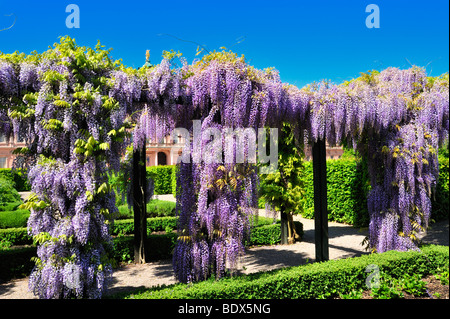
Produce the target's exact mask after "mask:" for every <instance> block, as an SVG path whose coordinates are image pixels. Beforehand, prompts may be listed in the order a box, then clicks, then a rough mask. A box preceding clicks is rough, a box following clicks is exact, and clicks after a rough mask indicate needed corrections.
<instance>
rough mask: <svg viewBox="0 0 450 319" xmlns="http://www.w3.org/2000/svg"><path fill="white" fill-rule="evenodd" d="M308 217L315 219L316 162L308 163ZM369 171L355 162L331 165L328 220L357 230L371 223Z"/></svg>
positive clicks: (306, 197) (328, 188) (305, 200)
mask: <svg viewBox="0 0 450 319" xmlns="http://www.w3.org/2000/svg"><path fill="white" fill-rule="evenodd" d="M305 171H306V172H305V189H306V195H305V198H304V200H303V204H304V215H303V216H304V217H305V218H314V187H313V167H312V162H306V163H305ZM368 182H369V181H368V178H367V170H366V167H365V165H363V163H360V162H357V161H355V160H331V161H327V200H328V219H329V220H330V221H336V222H341V223H347V224H351V225H355V226H366V225H368V223H369V215H368V211H367V190H368V188H367V184H368Z"/></svg>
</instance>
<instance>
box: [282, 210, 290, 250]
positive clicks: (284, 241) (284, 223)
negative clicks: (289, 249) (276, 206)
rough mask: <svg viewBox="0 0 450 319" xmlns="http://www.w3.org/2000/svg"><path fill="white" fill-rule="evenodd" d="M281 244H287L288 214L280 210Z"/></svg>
mask: <svg viewBox="0 0 450 319" xmlns="http://www.w3.org/2000/svg"><path fill="white" fill-rule="evenodd" d="M280 217H281V225H280V226H281V244H282V245H287V244H288V243H289V242H288V216H287V214H286V213H285V212H281V214H280Z"/></svg>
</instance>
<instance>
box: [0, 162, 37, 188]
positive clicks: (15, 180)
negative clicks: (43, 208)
mask: <svg viewBox="0 0 450 319" xmlns="http://www.w3.org/2000/svg"><path fill="white" fill-rule="evenodd" d="M1 178H3V179H6V180H9V181H10V182H11V183H12V184H13V187H14V188H15V189H16V190H17V191H18V192H28V191H30V189H31V186H30V183H29V182H28V177H27V174H26V172H25V171H23V170H20V169H11V168H0V179H1Z"/></svg>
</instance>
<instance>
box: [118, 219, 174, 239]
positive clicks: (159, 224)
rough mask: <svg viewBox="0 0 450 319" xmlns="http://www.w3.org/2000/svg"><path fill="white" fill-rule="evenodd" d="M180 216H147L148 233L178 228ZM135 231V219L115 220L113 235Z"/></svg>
mask: <svg viewBox="0 0 450 319" xmlns="http://www.w3.org/2000/svg"><path fill="white" fill-rule="evenodd" d="M177 222H178V217H153V218H147V234H151V233H152V232H156V231H165V230H166V229H168V228H170V229H176V228H177ZM133 231H134V220H133V219H123V220H116V221H114V226H113V229H112V234H113V235H125V234H132V233H133Z"/></svg>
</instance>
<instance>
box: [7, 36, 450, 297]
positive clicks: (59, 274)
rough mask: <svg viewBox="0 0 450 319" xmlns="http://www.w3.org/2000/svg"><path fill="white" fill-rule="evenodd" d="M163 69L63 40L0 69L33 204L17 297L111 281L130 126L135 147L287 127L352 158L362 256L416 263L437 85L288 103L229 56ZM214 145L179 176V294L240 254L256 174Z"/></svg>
mask: <svg viewBox="0 0 450 319" xmlns="http://www.w3.org/2000/svg"><path fill="white" fill-rule="evenodd" d="M173 57H174V56H173V55H170V54H169V55H166V56H164V58H163V60H162V62H161V63H160V64H158V65H155V66H150V67H143V68H141V69H139V70H134V69H131V68H128V69H127V68H125V67H123V66H122V65H120V63H117V62H114V61H112V60H111V58H110V57H109V51H105V50H103V49H102V48H101V47H100V46H97V47H96V48H95V50H93V49H90V48H85V47H78V46H77V45H76V44H75V42H74V41H73V40H72V39H70V38H62V39H61V43H59V44H55V47H54V48H53V49H51V50H49V51H48V52H45V53H43V54H31V55H28V56H25V55H23V54H16V53H15V54H10V55H0V132H1V133H2V134H3V135H5V136H6V137H7V138H9V137H10V136H13V135H15V136H21V137H23V138H24V139H25V141H26V144H27V147H26V148H24V149H22V150H21V151H20V153H21V158H24V159H26V161H25V162H26V163H27V165H28V166H29V179H30V182H31V184H32V191H33V196H32V198H31V199H30V200H29V201H28V203H27V205H28V207H29V208H30V209H31V216H30V219H29V222H28V229H29V232H30V234H31V235H33V236H34V238H35V240H36V242H37V243H38V258H37V259H36V267H35V268H34V270H33V272H32V275H31V276H30V288H31V290H32V291H34V292H35V293H36V294H37V295H39V296H40V297H41V298H58V297H72V296H75V297H101V295H102V293H103V291H104V289H105V286H106V282H107V279H108V278H109V277H110V275H111V272H112V269H111V263H110V262H109V261H108V258H107V256H108V250H110V249H112V241H111V237H110V234H109V225H111V222H112V219H113V217H114V214H115V212H116V211H117V208H116V207H115V201H114V192H113V191H112V189H111V187H110V185H109V184H108V181H107V172H108V170H110V169H113V170H114V169H118V168H119V166H120V158H121V156H122V155H123V154H125V147H126V146H127V145H128V144H130V143H131V139H130V138H129V136H128V134H127V132H128V131H129V130H131V129H132V125H133V124H132V123H134V124H135V127H134V129H133V142H132V143H133V145H134V147H142V146H143V145H145V143H146V142H147V141H148V140H149V139H156V140H157V139H159V138H161V137H164V136H165V135H167V134H169V133H170V132H171V130H172V129H173V128H175V127H183V128H185V129H186V130H188V132H189V133H190V134H192V133H193V131H194V129H195V124H194V122H193V120H200V121H201V122H200V123H201V124H200V127H198V129H199V130H200V132H201V133H202V134H206V133H207V132H211V129H217V130H221V131H223V130H224V129H225V128H230V129H232V130H236V129H240V128H253V129H255V130H257V129H258V128H262V127H275V128H280V127H281V125H282V124H283V123H285V122H287V123H289V124H290V125H291V127H293V130H294V133H295V137H296V139H297V140H299V141H303V142H304V143H314V142H316V141H317V140H318V139H326V140H327V142H328V143H329V144H330V145H339V144H343V143H346V144H347V145H351V146H353V147H354V148H355V149H356V150H358V151H359V152H360V154H362V155H364V156H366V158H367V160H368V167H369V174H370V178H371V191H370V193H369V196H368V209H369V214H370V225H369V246H370V248H372V250H374V251H377V252H384V251H387V250H393V249H395V250H409V249H417V243H418V233H419V232H421V231H423V230H425V229H426V228H427V226H428V222H429V217H430V213H431V202H430V196H431V192H432V189H433V187H434V186H435V185H436V178H437V176H438V158H437V149H438V147H439V146H440V145H442V143H443V142H444V141H446V140H448V131H449V78H448V74H446V75H443V76H441V77H428V76H427V75H426V73H425V70H423V69H421V68H417V67H412V68H410V69H407V70H400V69H397V68H388V69H386V70H383V71H381V72H375V71H373V72H368V73H365V74H362V75H361V76H360V77H358V78H356V79H354V80H352V81H348V82H345V83H343V84H340V85H336V84H333V83H327V82H320V83H314V84H311V85H308V86H307V87H304V88H302V89H298V88H297V87H295V86H292V85H289V84H286V83H282V82H281V80H280V77H279V75H278V72H277V71H276V70H274V69H266V70H258V69H255V68H254V67H251V66H249V65H248V64H247V63H246V62H245V59H244V58H243V57H239V56H237V55H236V54H234V53H232V52H226V51H222V52H213V53H210V54H208V55H205V56H204V57H203V58H202V59H200V60H198V61H195V62H194V63H193V64H191V65H189V64H187V63H186V61H185V60H182V66H181V67H174V64H173V63H172V59H173ZM200 136H202V135H200ZM213 141H214V143H216V144H214V143H213ZM225 142H226V141H225V138H222V139H212V140H211V137H210V136H209V135H207V134H206V135H205V136H204V137H201V138H197V139H195V138H194V140H190V139H189V140H188V142H187V143H186V146H185V151H186V152H187V151H189V153H188V154H189V156H188V158H189V160H188V161H184V162H182V163H180V164H178V169H177V194H176V197H177V212H178V213H179V227H178V231H179V237H178V242H177V245H176V247H175V250H174V254H173V265H174V273H175V276H176V278H177V279H178V280H180V281H182V282H191V281H198V280H203V279H206V278H208V277H210V276H216V277H217V278H220V277H222V276H224V275H226V274H227V272H232V271H233V270H235V269H236V267H237V263H238V258H239V256H241V255H242V254H243V253H244V241H245V238H246V236H248V233H249V231H250V229H251V223H250V221H251V216H252V214H254V213H255V211H256V208H257V197H256V196H257V186H258V182H259V181H258V170H257V165H255V163H251V162H245V163H237V162H236V160H235V155H236V152H237V150H241V149H243V150H244V153H245V154H248V152H249V149H248V144H246V143H244V145H238V143H237V140H236V143H235V144H233V147H231V148H229V147H226V143H225ZM214 149H220V150H222V151H221V154H219V157H221V158H222V162H221V161H218V162H217V161H216V162H213V161H211V158H210V157H211V156H212V154H213V153H214V152H209V150H214ZM225 158H232V159H233V160H232V161H231V162H225V161H224V159H225ZM184 159H186V157H184ZM198 159H200V160H198Z"/></svg>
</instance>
